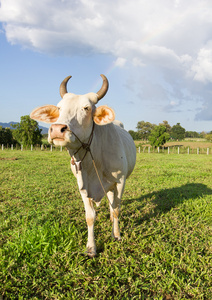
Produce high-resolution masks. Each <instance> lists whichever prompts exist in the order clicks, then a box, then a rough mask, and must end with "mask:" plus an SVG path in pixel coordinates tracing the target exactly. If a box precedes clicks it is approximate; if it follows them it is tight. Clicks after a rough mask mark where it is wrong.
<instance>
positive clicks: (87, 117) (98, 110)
mask: <svg viewBox="0 0 212 300" xmlns="http://www.w3.org/2000/svg"><path fill="white" fill-rule="evenodd" d="M100 76H101V77H102V79H103V83H102V86H101V88H100V90H99V91H98V92H97V93H88V94H85V95H75V94H73V93H68V92H67V83H68V81H69V79H70V78H71V76H68V77H66V78H65V79H64V80H63V81H62V83H61V85H60V95H61V98H62V100H61V101H60V102H59V103H58V104H57V106H55V105H45V106H41V107H38V108H35V109H34V110H33V111H32V112H31V114H30V117H31V118H32V119H34V120H37V121H41V122H46V123H51V126H50V128H49V132H48V142H49V143H50V144H54V145H56V146H65V147H66V148H67V150H68V152H69V154H70V156H71V170H72V172H73V174H74V176H75V177H76V179H77V183H78V188H79V191H80V194H81V197H82V200H83V202H84V207H85V217H86V222H87V227H88V240H87V249H86V253H87V255H88V256H89V257H94V256H95V255H96V244H95V238H94V222H95V217H96V213H95V209H94V203H95V204H96V205H97V206H99V204H100V201H101V199H102V198H103V196H104V195H106V197H107V199H108V201H109V206H110V219H111V221H112V223H113V226H112V237H113V238H115V239H116V240H121V236H120V230H119V224H118V221H119V220H118V218H119V213H120V204H121V198H122V194H123V191H124V188H125V182H126V179H127V178H128V177H129V175H130V174H131V173H132V171H133V169H134V166H135V162H136V148H135V144H134V141H133V139H132V137H131V135H130V134H129V133H128V132H127V131H125V129H124V128H123V124H122V123H121V122H119V121H115V120H114V119H115V113H114V111H113V109H112V108H110V107H108V106H106V105H102V106H99V107H96V104H97V103H98V101H99V100H100V99H102V98H103V97H104V96H105V94H106V93H107V90H108V86H109V83H108V80H107V78H106V76H104V75H102V74H101V75H100Z"/></svg>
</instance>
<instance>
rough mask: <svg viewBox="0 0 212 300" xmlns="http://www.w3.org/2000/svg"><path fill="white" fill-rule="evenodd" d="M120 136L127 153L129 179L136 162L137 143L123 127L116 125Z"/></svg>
mask: <svg viewBox="0 0 212 300" xmlns="http://www.w3.org/2000/svg"><path fill="white" fill-rule="evenodd" d="M114 126H115V128H116V131H117V132H118V135H119V136H120V140H121V141H122V146H123V149H124V152H125V156H126V160H127V164H128V172H127V177H128V176H130V174H131V173H132V171H133V169H134V167H135V162H136V147H135V143H134V141H133V139H132V137H131V135H130V134H129V133H128V132H127V131H126V130H125V129H124V128H123V127H121V126H117V125H114Z"/></svg>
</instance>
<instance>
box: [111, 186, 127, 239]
mask: <svg viewBox="0 0 212 300" xmlns="http://www.w3.org/2000/svg"><path fill="white" fill-rule="evenodd" d="M123 191H124V182H123V184H121V183H120V184H116V185H115V187H114V189H113V190H111V191H109V192H108V193H107V196H108V199H109V201H110V203H109V205H110V219H111V221H112V222H113V228H112V237H114V238H115V239H116V240H118V241H120V240H121V235H120V230H119V213H120V206H121V197H122V194H123Z"/></svg>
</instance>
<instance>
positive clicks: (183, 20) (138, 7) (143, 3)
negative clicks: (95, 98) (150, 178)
mask: <svg viewBox="0 0 212 300" xmlns="http://www.w3.org/2000/svg"><path fill="white" fill-rule="evenodd" d="M100 74H104V75H105V76H106V77H107V78H108V80H109V90H108V93H107V94H106V96H105V97H104V98H103V99H102V100H101V101H100V102H99V105H108V106H110V107H112V108H113V109H114V110H115V113H116V119H118V120H120V121H122V122H123V123H124V126H125V129H126V130H136V126H137V123H138V122H139V121H145V122H151V123H154V124H157V125H158V124H159V123H161V122H163V120H167V121H168V122H169V124H170V125H171V126H173V125H175V124H177V123H180V124H181V126H182V127H184V128H185V129H186V130H187V131H197V132H202V131H206V132H208V131H211V130H212V1H211V0H130V1H129V0H115V1H114V0H107V1H103V0H42V1H36V0H27V1H26V0H0V104H1V105H0V122H10V121H17V122H20V117H21V116H23V115H28V114H30V112H31V111H32V110H33V109H34V108H36V107H38V106H42V105H46V104H55V105H56V104H57V103H58V102H59V101H60V95H59V86H60V83H61V82H62V80H63V79H64V78H65V77H66V76H68V75H72V78H71V79H70V81H69V83H68V87H67V88H68V91H69V92H72V93H75V94H85V93H89V92H97V91H98V90H99V89H100V87H101V84H102V79H101V77H100ZM40 125H44V126H47V125H46V124H42V123H40ZM47 127H48V126H47Z"/></svg>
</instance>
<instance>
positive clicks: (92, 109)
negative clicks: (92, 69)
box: [30, 75, 115, 148]
mask: <svg viewBox="0 0 212 300" xmlns="http://www.w3.org/2000/svg"><path fill="white" fill-rule="evenodd" d="M101 77H102V79H103V84H102V87H101V89H100V90H99V91H98V92H97V93H89V94H85V95H75V94H72V93H68V92H67V87H66V86H67V82H68V80H69V79H70V78H71V76H68V77H66V78H65V79H64V80H63V82H62V83H61V85H60V95H61V97H62V100H61V101H60V102H59V103H58V105H57V106H55V105H45V106H41V107H38V108H36V109H34V110H33V111H32V112H31V114H30V117H31V118H32V119H34V120H37V121H41V122H45V123H52V125H51V126H50V128H49V135H48V141H49V143H54V144H55V145H60V146H67V145H69V146H71V147H73V148H75V147H77V145H78V141H77V139H76V137H75V135H76V136H77V137H78V138H79V139H80V140H81V141H85V140H86V139H87V138H89V136H90V134H91V131H92V125H93V121H94V122H95V123H96V124H97V125H106V124H108V123H111V122H112V121H113V120H114V119H115V113H114V111H113V110H112V109H111V108H109V107H107V106H106V105H103V106H100V107H98V108H96V106H95V104H97V102H98V101H99V100H100V99H102V98H103V97H104V96H105V94H106V93H107V90H108V85H109V84H108V80H107V78H106V77H105V76H104V75H101ZM72 132H73V133H74V134H73V133H72Z"/></svg>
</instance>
